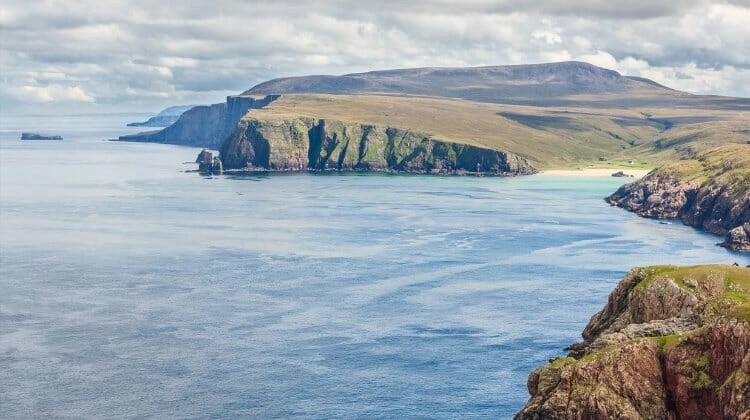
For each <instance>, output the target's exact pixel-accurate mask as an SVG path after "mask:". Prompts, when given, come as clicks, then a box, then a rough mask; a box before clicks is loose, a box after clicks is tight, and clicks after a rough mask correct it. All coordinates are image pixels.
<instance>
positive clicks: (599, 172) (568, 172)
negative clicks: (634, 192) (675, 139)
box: [539, 168, 651, 179]
mask: <svg viewBox="0 0 750 420" xmlns="http://www.w3.org/2000/svg"><path fill="white" fill-rule="evenodd" d="M619 171H623V172H624V173H625V174H626V175H633V179H638V178H643V177H644V176H645V175H646V174H647V173H649V172H650V171H651V170H650V169H631V168H589V169H550V170H545V171H541V172H539V175H553V176H612V174H613V173H615V172H619Z"/></svg>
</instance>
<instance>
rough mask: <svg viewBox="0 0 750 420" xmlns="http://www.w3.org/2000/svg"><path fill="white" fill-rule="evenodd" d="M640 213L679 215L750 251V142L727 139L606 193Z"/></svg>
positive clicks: (616, 202) (731, 245)
mask: <svg viewBox="0 0 750 420" xmlns="http://www.w3.org/2000/svg"><path fill="white" fill-rule="evenodd" d="M607 201H608V202H609V203H611V204H613V205H616V206H619V207H622V208H625V209H627V210H630V211H633V212H635V213H636V214H638V215H640V216H644V217H654V218H679V219H681V220H682V222H683V223H685V224H686V225H689V226H695V227H699V228H703V229H705V230H707V231H709V232H712V233H715V234H717V235H726V239H725V241H724V242H723V243H722V244H721V245H722V246H725V247H727V248H731V249H735V250H738V251H750V144H728V145H724V146H721V147H718V148H713V149H709V150H706V151H703V152H700V153H698V154H696V155H695V156H694V157H693V158H692V159H686V160H680V161H676V162H673V163H670V164H667V165H665V166H663V167H661V168H659V169H657V170H654V171H652V172H651V173H649V174H648V175H647V176H645V177H644V178H642V179H640V180H638V181H636V182H633V183H631V184H627V185H624V186H622V187H621V188H620V189H619V190H617V192H615V193H614V194H612V195H611V196H609V197H608V198H607Z"/></svg>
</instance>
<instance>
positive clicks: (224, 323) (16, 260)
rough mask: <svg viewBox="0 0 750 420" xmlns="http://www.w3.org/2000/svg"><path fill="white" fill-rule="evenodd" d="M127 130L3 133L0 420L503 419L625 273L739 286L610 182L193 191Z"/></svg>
mask: <svg viewBox="0 0 750 420" xmlns="http://www.w3.org/2000/svg"><path fill="white" fill-rule="evenodd" d="M142 117H143V116H140V115H136V116H133V115H131V116H126V115H122V116H77V117H65V118H44V119H42V118H40V117H23V118H14V119H10V118H9V117H7V116H6V117H3V120H2V126H1V127H0V128H1V129H2V132H1V133H0V146H2V147H1V148H0V413H2V417H4V418H32V417H50V416H54V417H103V416H113V417H139V418H140V417H156V418H173V417H179V418H218V417H235V418H236V417H256V418H257V417H259V418H268V417H284V418H293V417H299V418H332V417H347V418H351V417H364V418H368V417H370V418H374V417H377V418H404V417H426V418H471V417H490V418H498V417H499V418H510V417H511V416H512V415H513V414H514V413H515V412H516V411H517V410H518V409H519V408H520V407H521V406H522V405H523V404H524V402H525V400H526V399H527V396H528V395H527V391H526V377H527V375H528V373H529V372H530V371H531V370H533V368H534V367H536V366H538V365H540V364H542V363H544V362H545V361H546V360H547V359H549V358H552V357H555V356H559V355H561V354H562V353H563V351H562V348H563V347H565V346H566V345H568V344H570V343H571V342H573V341H577V340H579V333H580V331H581V329H582V328H583V326H584V325H585V324H586V322H587V321H588V319H589V317H590V316H591V315H592V314H593V313H594V312H596V311H597V310H599V309H600V308H601V306H602V305H603V304H604V302H605V300H606V296H607V294H608V293H609V291H610V290H611V289H612V287H613V286H614V285H615V284H616V282H617V281H618V279H619V278H620V277H621V276H622V275H623V274H624V272H625V271H626V270H627V269H628V268H630V267H631V266H635V265H645V264H654V263H676V264H696V263H709V262H733V261H738V262H741V263H743V264H747V263H750V261H749V260H750V259H749V258H748V257H747V256H743V255H740V254H736V253H730V252H728V251H726V250H724V249H722V248H719V247H717V246H715V245H714V244H715V243H716V242H718V241H719V238H717V237H714V236H710V235H705V234H703V233H701V232H698V231H696V230H694V229H691V228H688V227H685V226H682V225H680V224H673V225H661V224H658V223H656V222H654V221H652V220H645V219H640V218H637V217H635V216H633V215H632V214H629V213H627V212H625V211H622V210H619V209H615V208H611V207H610V206H608V205H606V204H605V203H604V202H603V201H602V197H603V196H605V195H607V194H608V193H609V192H612V191H613V190H614V189H616V187H617V186H618V185H619V183H620V182H621V181H620V180H618V179H614V178H613V179H590V178H589V179H587V178H555V177H549V176H533V177H523V178H512V179H510V178H507V179H497V178H473V177H467V178H457V177H456V178H446V177H418V176H388V175H324V176H322V175H317V176H315V175H293V176H283V175H280V176H255V177H244V178H242V177H230V176H226V177H214V178H205V177H201V176H199V175H197V174H193V173H189V174H186V173H183V172H181V171H183V170H185V169H191V168H192V167H193V166H192V165H187V164H183V162H186V161H192V160H194V159H195V156H196V155H197V153H198V150H197V149H193V148H184V147H174V146H164V145H150V144H128V143H113V142H107V141H103V139H106V138H111V137H115V136H117V135H118V134H122V133H127V132H133V131H137V130H138V129H126V128H124V127H122V126H123V125H124V123H125V122H127V121H134V120H140V119H142ZM21 130H31V131H33V130H40V131H43V132H44V131H47V132H50V133H59V134H62V135H63V136H65V140H64V141H62V142H21V141H19V140H17V138H18V135H19V133H20V131H21Z"/></svg>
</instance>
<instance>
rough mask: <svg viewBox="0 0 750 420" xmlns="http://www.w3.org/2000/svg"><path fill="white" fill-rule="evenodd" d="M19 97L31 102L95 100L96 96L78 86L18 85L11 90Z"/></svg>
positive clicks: (11, 92) (10, 91)
mask: <svg viewBox="0 0 750 420" xmlns="http://www.w3.org/2000/svg"><path fill="white" fill-rule="evenodd" d="M9 93H10V94H12V95H14V96H15V97H16V98H17V99H19V100H22V101H31V102H41V103H47V102H94V97H93V96H91V95H89V94H88V93H86V91H84V90H83V89H81V88H80V87H78V86H63V85H49V86H44V87H41V86H18V87H13V88H11V89H10V90H9Z"/></svg>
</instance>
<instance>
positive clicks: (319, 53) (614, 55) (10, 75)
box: [0, 0, 750, 113]
mask: <svg viewBox="0 0 750 420" xmlns="http://www.w3.org/2000/svg"><path fill="white" fill-rule="evenodd" d="M403 3H405V2H403V1H396V0H373V1H369V0H359V1H357V0H354V1H347V0H331V1H314V0H310V1H289V0H281V1H274V0H265V1H253V0H250V1H226V0H211V1H201V0H196V1H182V2H159V1H154V0H147V1H146V0H98V1H86V0H59V1H36V0H25V1H17V0H0V70H1V72H0V73H1V74H2V85H0V107H2V108H1V109H0V111H2V112H5V113H20V112H28V111H29V110H34V111H36V112H41V113H44V112H51V113H52V112H66V111H81V112H92V111H94V112H96V111H100V112H111V111H120V110H121V111H157V110H159V109H160V108H162V107H165V106H168V105H173V104H187V103H213V102H219V101H222V100H223V98H224V96H226V95H229V94H235V93H238V92H241V91H243V90H245V89H247V88H249V87H250V86H252V85H254V84H256V83H259V82H261V81H264V80H267V79H270V78H274V77H281V76H290V75H303V74H344V73H349V72H357V71H368V70H375V69H388V68H404V67H422V66H479V65H501V64H521V63H540V62H552V61H563V60H581V61H587V62H590V63H593V64H596V65H600V66H603V67H607V68H611V69H615V70H617V71H619V72H621V73H623V74H627V75H635V76H644V77H648V78H651V79H654V80H656V81H657V82H659V83H663V84H665V85H668V86H670V87H674V88H677V89H680V90H685V91H688V92H693V93H712V94H722V95H732V96H743V97H750V0H725V1H714V2H711V1H702V0H659V1H654V0H629V1H620V2H614V1H609V0H567V1H558V0H536V1H535V0H495V1H492V0H462V1H447V0H430V1H427V0H425V1H414V2H411V3H412V5H404V4H403Z"/></svg>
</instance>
